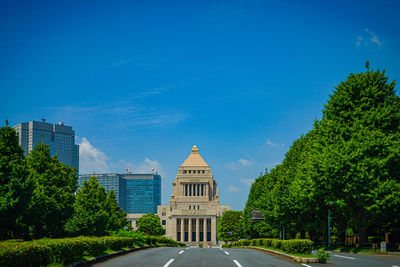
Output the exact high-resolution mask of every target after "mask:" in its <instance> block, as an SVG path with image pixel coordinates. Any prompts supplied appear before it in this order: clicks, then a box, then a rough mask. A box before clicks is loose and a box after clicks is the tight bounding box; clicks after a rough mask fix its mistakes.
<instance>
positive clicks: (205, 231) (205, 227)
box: [203, 218, 207, 247]
mask: <svg viewBox="0 0 400 267" xmlns="http://www.w3.org/2000/svg"><path fill="white" fill-rule="evenodd" d="M203 242H207V218H204V219H203ZM203 247H204V246H203Z"/></svg>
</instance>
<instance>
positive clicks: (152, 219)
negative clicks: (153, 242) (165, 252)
mask: <svg viewBox="0 0 400 267" xmlns="http://www.w3.org/2000/svg"><path fill="white" fill-rule="evenodd" d="M137 227H138V231H140V232H142V233H145V234H147V235H163V234H164V232H165V231H164V229H163V228H162V226H161V223H160V217H158V215H157V214H153V213H149V214H145V215H143V216H142V217H140V219H139V220H138V222H137Z"/></svg>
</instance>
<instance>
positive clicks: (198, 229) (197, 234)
mask: <svg viewBox="0 0 400 267" xmlns="http://www.w3.org/2000/svg"><path fill="white" fill-rule="evenodd" d="M199 222H200V220H199V218H196V244H198V243H199V241H200V227H199Z"/></svg>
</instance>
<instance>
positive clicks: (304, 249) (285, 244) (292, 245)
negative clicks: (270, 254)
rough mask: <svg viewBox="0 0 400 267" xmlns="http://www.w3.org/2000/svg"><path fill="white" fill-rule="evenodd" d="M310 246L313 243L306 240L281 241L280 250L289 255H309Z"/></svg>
mask: <svg viewBox="0 0 400 267" xmlns="http://www.w3.org/2000/svg"><path fill="white" fill-rule="evenodd" d="M312 244H313V242H312V241H311V240H307V239H289V240H282V242H281V249H282V250H283V251H286V252H289V253H298V254H311V251H312Z"/></svg>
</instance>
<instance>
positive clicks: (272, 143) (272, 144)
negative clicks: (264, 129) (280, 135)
mask: <svg viewBox="0 0 400 267" xmlns="http://www.w3.org/2000/svg"><path fill="white" fill-rule="evenodd" d="M264 146H272V147H283V146H285V144H276V143H274V142H272V141H271V139H267V141H266V142H265V145H264Z"/></svg>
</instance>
